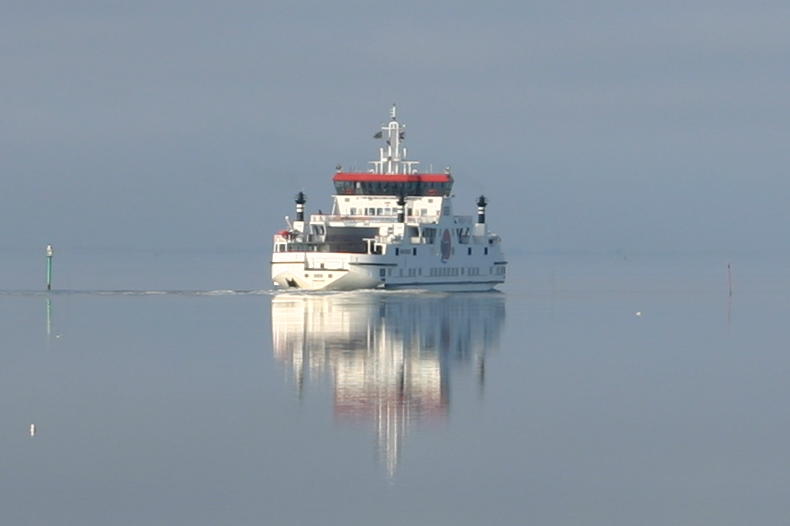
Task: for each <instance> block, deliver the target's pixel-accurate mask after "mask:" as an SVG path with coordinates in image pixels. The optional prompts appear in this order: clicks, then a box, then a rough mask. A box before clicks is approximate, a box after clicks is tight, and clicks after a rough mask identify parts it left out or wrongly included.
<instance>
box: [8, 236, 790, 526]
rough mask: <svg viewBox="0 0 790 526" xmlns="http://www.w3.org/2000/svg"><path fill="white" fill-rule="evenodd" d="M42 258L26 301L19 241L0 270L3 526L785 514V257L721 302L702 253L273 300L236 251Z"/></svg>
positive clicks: (788, 296)
mask: <svg viewBox="0 0 790 526" xmlns="http://www.w3.org/2000/svg"><path fill="white" fill-rule="evenodd" d="M56 257H57V258H58V259H57V261H56V272H55V278H56V280H55V282H56V285H60V286H59V290H58V291H56V292H54V293H52V294H49V295H48V294H43V293H40V292H36V291H34V289H36V288H38V287H40V278H41V274H42V272H43V269H42V268H41V267H42V263H43V257H42V256H41V255H40V254H27V253H14V254H5V255H4V258H3V263H2V264H1V265H0V270H1V271H2V275H0V279H1V280H2V282H0V289H2V290H3V291H4V292H2V293H0V334H2V339H1V340H0V342H2V343H1V345H0V416H1V418H0V451H1V452H2V454H0V518H2V523H3V524H19V525H25V524H31V525H39V524H41V525H51V524H74V525H78V524H79V525H108V524H113V525H114V524H118V525H127V524H128V525H136V524H148V525H158V524H162V525H164V524H167V525H172V524H190V525H203V524H205V525H209V524H211V525H214V524H232V525H236V524H238V525H247V524H285V525H291V524H293V525H298V524H351V525H356V524H377V525H391V524H392V525H394V524H437V525H442V524H452V525H466V524H470V525H471V524H526V523H532V524H553V525H555V524H559V525H589V524H601V525H612V524H618V525H619V524H622V525H633V524H649V525H652V524H660V525H664V524H717V525H722V524H733V525H735V524H739V525H740V524H786V521H787V517H790V504H788V502H790V452H789V450H788V446H787V444H788V443H790V412H789V411H788V409H787V408H788V402H790V381H788V378H790V356H789V355H788V349H787V348H788V345H787V343H788V334H789V333H790V328H789V327H790V325H789V324H788V322H787V318H788V313H789V312H790V272H788V271H790V263H789V262H788V260H786V259H781V258H773V259H766V258H759V257H743V258H740V259H736V260H735V261H734V265H735V267H734V268H735V271H734V285H735V293H734V295H733V297H732V299H730V298H729V297H728V292H727V270H726V264H727V260H725V259H722V258H718V257H712V256H711V257H681V256H674V257H666V256H664V257H651V258H647V257H642V258H628V257H625V256H622V255H611V256H596V257H592V256H562V257H561V256H552V257H549V256H533V257H528V258H510V259H511V266H510V269H509V272H510V274H511V275H510V278H509V282H508V284H507V285H506V286H505V287H504V289H503V290H504V292H503V293H491V294H436V293H395V294H392V293H379V292H363V293H338V294H279V295H273V294H271V293H270V292H268V291H267V290H266V289H267V288H268V284H267V280H266V272H267V269H266V267H265V261H266V259H265V255H260V254H246V253H239V254H199V253H193V254H186V253H181V254H164V255H162V254H146V253H136V254H123V253H116V252H100V253H96V252H79V251H75V252H73V253H68V252H65V253H60V252H59V253H58V255H57V256H56ZM58 280H60V281H58ZM64 289H66V290H64ZM24 291H27V292H24ZM637 313H640V315H637ZM30 424H35V425H36V433H35V436H34V437H31V436H30Z"/></svg>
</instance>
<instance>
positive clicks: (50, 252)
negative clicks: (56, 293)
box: [47, 245, 55, 290]
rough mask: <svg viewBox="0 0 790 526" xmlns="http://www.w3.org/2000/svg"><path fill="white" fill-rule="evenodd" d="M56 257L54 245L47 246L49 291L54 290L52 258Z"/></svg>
mask: <svg viewBox="0 0 790 526" xmlns="http://www.w3.org/2000/svg"><path fill="white" fill-rule="evenodd" d="M54 255H55V249H54V248H52V245H47V290H52V256H54Z"/></svg>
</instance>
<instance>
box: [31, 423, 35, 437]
mask: <svg viewBox="0 0 790 526" xmlns="http://www.w3.org/2000/svg"><path fill="white" fill-rule="evenodd" d="M30 436H32V437H34V436H36V424H30Z"/></svg>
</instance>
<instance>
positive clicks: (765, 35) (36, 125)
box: [0, 0, 790, 251]
mask: <svg viewBox="0 0 790 526" xmlns="http://www.w3.org/2000/svg"><path fill="white" fill-rule="evenodd" d="M459 4H460V3H459V2H411V1H406V2H362V1H358V2H351V1H342V2H325V1H323V2H318V1H300V2H277V3H272V2H265V1H255V2H201V1H188V2H160V1H157V2H147V1H136V2H120V1H116V2H110V1H104V0H103V1H96V2H79V1H75V2H32V1H18V2H17V1H9V0H5V1H3V2H2V13H3V15H2V17H0V74H1V75H2V82H0V110H1V111H0V184H1V185H2V186H0V224H1V225H2V229H1V230H0V247H4V248H14V247H40V246H42V245H43V244H45V243H47V242H53V243H56V244H57V245H58V246H73V247H107V246H111V247H134V248H149V247H150V248H163V247H178V248H209V249H213V248H251V247H261V248H262V249H265V250H268V247H269V244H270V240H271V238H270V235H271V233H272V232H273V231H275V230H277V229H279V228H280V227H281V223H282V217H283V216H284V215H286V214H290V215H293V210H292V208H293V203H292V198H293V194H294V193H295V192H296V191H298V190H300V189H303V190H305V191H306V192H307V194H308V198H309V202H308V207H309V208H310V209H311V210H316V209H318V208H323V209H324V210H326V209H327V208H328V206H329V199H328V198H329V194H330V192H331V189H332V187H331V184H330V178H331V175H332V173H333V171H334V167H335V165H336V164H337V163H342V164H343V165H344V166H351V165H352V164H356V165H357V166H358V167H362V166H364V163H365V162H367V161H368V160H370V159H372V158H373V157H374V155H375V153H376V152H375V149H376V147H377V144H376V142H375V141H374V140H373V139H372V138H371V136H372V133H373V132H375V130H376V129H377V127H378V125H379V124H380V122H381V121H383V120H386V116H387V112H388V110H389V106H390V104H391V103H392V102H397V103H398V105H399V108H400V116H401V117H402V120H403V121H404V122H405V123H406V124H407V126H408V127H409V137H408V138H409V142H408V146H409V150H410V154H411V156H412V157H414V158H416V159H418V160H421V161H423V163H425V164H424V168H425V169H427V168H428V166H429V165H430V164H431V163H432V164H433V166H434V168H440V167H443V166H445V165H447V164H449V165H451V166H452V167H453V170H454V174H455V177H456V181H457V184H456V193H457V197H458V203H457V204H456V211H463V210H464V209H466V210H468V212H469V213H472V212H473V210H474V206H473V205H474V202H473V199H474V197H475V196H476V195H478V194H479V193H480V192H485V193H486V195H488V196H489V199H490V202H491V206H490V211H489V218H490V221H491V223H492V226H493V227H494V228H495V229H496V230H497V231H498V232H500V233H501V234H503V236H504V237H505V241H506V243H507V245H506V248H509V247H510V248H515V247H516V246H519V245H520V246H523V247H525V248H527V249H530V250H554V249H581V250H616V249H623V250H634V251H637V250H639V251H645V250H667V251H668V250H698V249H718V250H723V251H729V250H756V249H781V250H784V249H785V248H786V247H787V246H788V223H789V222H788V219H790V212H788V205H787V201H788V195H790V181H788V178H787V177H786V175H787V171H788V166H790V148H789V147H788V145H789V144H790V97H789V96H788V94H790V67H789V66H788V57H789V56H790V31H788V28H789V27H790V4H788V3H787V2H755V1H750V2H745V1H744V2H727V1H720V0H717V1H713V0H711V1H697V2H695V1H690V2H689V1H685V2H679V1H678V2H675V1H669V2H642V3H638V2H637V3H635V2H625V1H623V2H617V1H609V0H604V1H601V2H581V1H576V2H556V1H553V0H552V1H548V0H541V1H537V2H529V1H526V2H524V1H513V2H485V4H483V3H482V2H481V3H472V2H467V5H463V6H461V5H459Z"/></svg>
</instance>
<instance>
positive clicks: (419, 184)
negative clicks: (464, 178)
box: [332, 172, 453, 197]
mask: <svg viewBox="0 0 790 526" xmlns="http://www.w3.org/2000/svg"><path fill="white" fill-rule="evenodd" d="M332 181H333V182H334V183H335V191H336V192H337V194H338V195H387V196H399V195H404V196H434V195H435V196H444V197H448V196H449V195H450V194H451V192H452V189H453V177H452V176H451V175H450V174H408V175H405V174H392V175H389V174H375V173H351V172H338V173H336V174H335V176H334V177H333V179H332Z"/></svg>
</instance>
